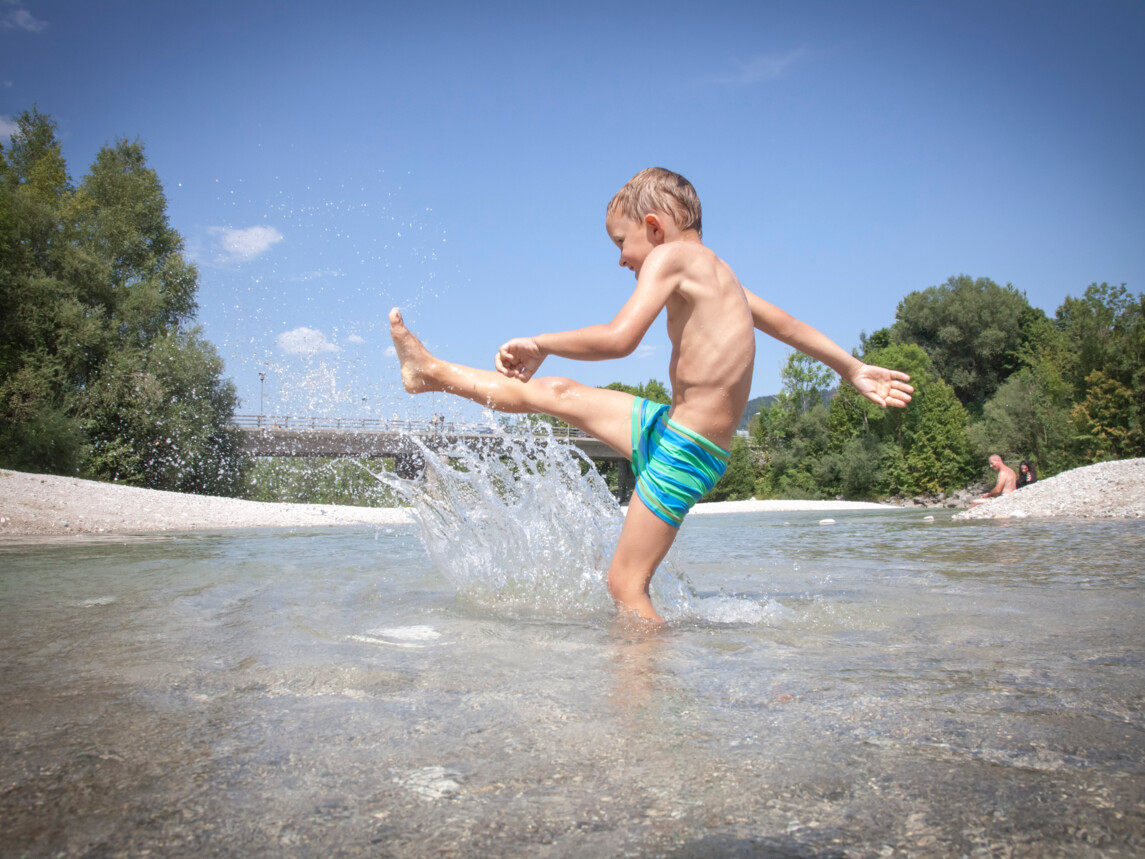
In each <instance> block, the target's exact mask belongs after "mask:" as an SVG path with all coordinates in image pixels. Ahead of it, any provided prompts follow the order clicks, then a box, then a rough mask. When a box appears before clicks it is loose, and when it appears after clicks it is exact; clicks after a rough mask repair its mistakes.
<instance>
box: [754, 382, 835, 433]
mask: <svg viewBox="0 0 1145 859" xmlns="http://www.w3.org/2000/svg"><path fill="white" fill-rule="evenodd" d="M837 393H839V389H838V388H832V389H831V390H829V391H824V392H823V405H827V404H828V403H830V402H831V398H832V397H834V396H835V394H837ZM777 399H779V395H778V394H768V395H767V396H766V397H756V398H755V399H754V400H748V401H747V408H745V409H744V410H743V417H742V418H740V422H739V426H738V427H736V429H737V430H746V429H747V425H748V422H750V421H751V419H752V418H754V417H755V416H756V415H757V414H759V410H760V409H769V408H771V404H772V403H774V402H775V401H776V400H777Z"/></svg>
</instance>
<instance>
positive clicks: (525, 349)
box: [493, 337, 545, 382]
mask: <svg viewBox="0 0 1145 859" xmlns="http://www.w3.org/2000/svg"><path fill="white" fill-rule="evenodd" d="M544 360H545V353H544V352H542V351H541V349H540V347H539V346H537V341H536V340H534V339H533V338H532V337H514V338H513V339H512V340H510V341H509V342H508V343H506V344H504V345H503V346H502V347H501V348H500V349H498V350H497V355H496V357H495V358H494V359H493V363H494V364H496V365H497V369H498V370H499V371H500V372H501V373H503V374H505V375H506V376H508V377H509V378H510V379H520V380H521V381H522V382H527V381H529V379H531V378H533V374H534V373H536V372H537V368H538V367H540V366H541V362H542V361H544Z"/></svg>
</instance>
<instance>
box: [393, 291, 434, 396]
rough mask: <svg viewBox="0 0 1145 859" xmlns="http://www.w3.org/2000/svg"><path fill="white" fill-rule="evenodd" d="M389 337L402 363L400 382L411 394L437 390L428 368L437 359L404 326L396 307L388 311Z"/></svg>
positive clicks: (430, 367)
mask: <svg viewBox="0 0 1145 859" xmlns="http://www.w3.org/2000/svg"><path fill="white" fill-rule="evenodd" d="M390 337H391V338H393V341H394V349H396V350H397V353H398V361H400V362H401V365H402V384H403V385H404V386H405V389H406V391H408V392H409V393H411V394H421V393H424V392H426V391H434V390H439V389H438V388H435V387H434V385H433V381H432V379H431V378H430V375H429V373H430V370H431V369H432V367H433V365H434V364H435V363H436V361H437V359H436V358H434V357H433V356H432V355H430V354H429V350H428V349H426V348H425V347H424V346H423V345H422V344H421V341H420V340H418V339H417V337H415V336H414V334H413V332H412V331H410V330H409V329H408V328H406V324H405V323H404V322H403V321H402V314H401V311H400V310H398V309H397V308H396V307H395V308H394V309H393V310H391V311H390Z"/></svg>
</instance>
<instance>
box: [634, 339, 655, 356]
mask: <svg viewBox="0 0 1145 859" xmlns="http://www.w3.org/2000/svg"><path fill="white" fill-rule="evenodd" d="M633 354H634V355H635V356H636V357H637V358H651V357H652V356H653V355H655V354H656V347H655V346H651V345H649V344H647V343H641V344H640V345H639V346H637V347H636V351H635V352H634V353H633Z"/></svg>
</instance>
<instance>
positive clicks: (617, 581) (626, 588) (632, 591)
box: [608, 569, 648, 605]
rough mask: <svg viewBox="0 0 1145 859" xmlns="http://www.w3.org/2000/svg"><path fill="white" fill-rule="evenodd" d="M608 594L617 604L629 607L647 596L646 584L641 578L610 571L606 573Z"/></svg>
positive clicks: (614, 570)
mask: <svg viewBox="0 0 1145 859" xmlns="http://www.w3.org/2000/svg"><path fill="white" fill-rule="evenodd" d="M608 593H609V594H610V595H611V596H612V598H613V599H614V600H616V601H617V602H618V603H622V604H624V605H631V604H632V603H633V602H635V601H636V600H639V599H640V598H642V597H646V596H647V595H648V587H647V582H645V581H643V577H642V576H638V575H630V574H627V573H623V572H620V571H618V570H616V569H612V570H609V571H608Z"/></svg>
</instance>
